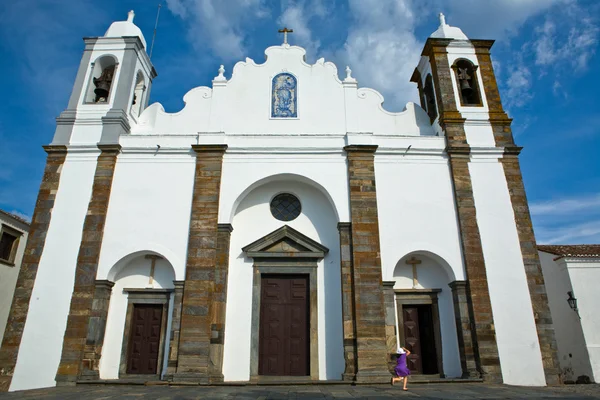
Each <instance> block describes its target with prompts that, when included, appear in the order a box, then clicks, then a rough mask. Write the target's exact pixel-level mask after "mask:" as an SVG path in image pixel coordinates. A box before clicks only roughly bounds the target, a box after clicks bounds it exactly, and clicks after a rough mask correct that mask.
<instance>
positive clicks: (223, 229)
mask: <svg viewBox="0 0 600 400" xmlns="http://www.w3.org/2000/svg"><path fill="white" fill-rule="evenodd" d="M217 230H218V231H219V232H228V233H231V232H233V225H231V224H218V225H217Z"/></svg>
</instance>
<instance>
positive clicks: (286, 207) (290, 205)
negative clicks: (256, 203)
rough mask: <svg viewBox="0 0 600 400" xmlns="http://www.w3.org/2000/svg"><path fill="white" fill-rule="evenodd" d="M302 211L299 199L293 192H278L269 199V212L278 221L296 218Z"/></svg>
mask: <svg viewBox="0 0 600 400" xmlns="http://www.w3.org/2000/svg"><path fill="white" fill-rule="evenodd" d="M300 212H302V206H301V205H300V200H298V198H297V197H296V196H294V195H293V194H289V193H282V194H278V195H277V196H275V197H274V198H273V200H271V214H273V216H274V217H275V218H276V219H278V220H280V221H291V220H293V219H296V217H298V215H300Z"/></svg>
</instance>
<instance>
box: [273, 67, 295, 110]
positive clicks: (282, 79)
mask: <svg viewBox="0 0 600 400" xmlns="http://www.w3.org/2000/svg"><path fill="white" fill-rule="evenodd" d="M297 87H298V85H297V81H296V78H295V77H294V76H293V75H292V74H288V73H282V74H279V75H276V76H275V77H274V78H273V87H272V93H271V117H272V118H296V117H297V116H298V96H297V95H298V90H297Z"/></svg>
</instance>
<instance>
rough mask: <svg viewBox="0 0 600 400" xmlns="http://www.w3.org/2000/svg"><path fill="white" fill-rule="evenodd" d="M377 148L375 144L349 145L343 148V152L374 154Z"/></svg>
mask: <svg viewBox="0 0 600 400" xmlns="http://www.w3.org/2000/svg"><path fill="white" fill-rule="evenodd" d="M378 147H379V146H378V145H376V144H351V145H349V146H344V150H345V151H346V152H347V153H351V152H359V153H373V154H374V153H375V152H376V151H377V148H378Z"/></svg>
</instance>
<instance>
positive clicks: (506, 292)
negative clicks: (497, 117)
mask: <svg viewBox="0 0 600 400" xmlns="http://www.w3.org/2000/svg"><path fill="white" fill-rule="evenodd" d="M469 172H470V174H471V180H472V184H473V195H474V198H475V207H476V210H477V224H478V226H479V231H480V235H481V244H482V247H483V257H484V260H485V265H486V273H487V280H488V286H489V291H490V298H491V304H492V313H493V316H494V326H495V328H496V340H497V343H498V352H499V356H500V364H501V368H502V377H503V380H504V383H507V384H511V385H529V386H545V385H546V380H545V377H544V370H543V366H542V356H541V352H540V346H539V342H538V337H537V333H536V328H535V320H534V317H533V309H532V306H531V299H530V296H529V288H528V287H527V277H526V275H525V267H524V264H523V257H522V255H521V248H520V244H519V238H518V234H517V228H516V224H515V217H514V211H513V209H512V205H511V201H510V195H509V193H508V187H507V184H506V178H505V176H504V169H503V168H502V165H501V164H500V163H499V162H498V161H497V160H496V159H488V160H486V159H480V160H472V162H470V163H469Z"/></svg>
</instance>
